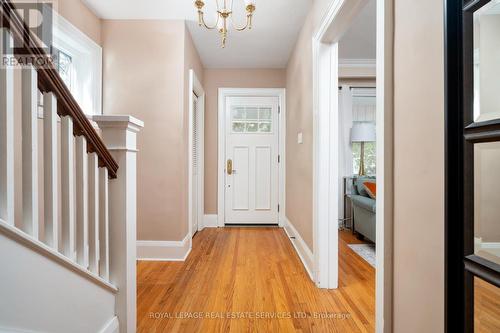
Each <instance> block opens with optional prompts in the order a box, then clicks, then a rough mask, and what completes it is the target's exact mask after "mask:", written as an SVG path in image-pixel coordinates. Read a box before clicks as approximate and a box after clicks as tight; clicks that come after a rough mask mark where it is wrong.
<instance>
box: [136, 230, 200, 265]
mask: <svg viewBox="0 0 500 333" xmlns="http://www.w3.org/2000/svg"><path fill="white" fill-rule="evenodd" d="M190 252H191V236H190V234H189V233H188V234H187V235H186V237H184V239H183V240H181V241H152V240H138V241H137V260H143V261H185V260H186V259H187V257H188V256H189V253H190Z"/></svg>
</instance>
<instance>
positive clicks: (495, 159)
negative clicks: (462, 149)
mask: <svg viewBox="0 0 500 333" xmlns="http://www.w3.org/2000/svg"><path fill="white" fill-rule="evenodd" d="M474 253H475V254H476V255H478V256H481V257H483V258H485V259H488V260H490V261H492V262H496V263H498V264H500V142H489V143H479V144H476V145H474Z"/></svg>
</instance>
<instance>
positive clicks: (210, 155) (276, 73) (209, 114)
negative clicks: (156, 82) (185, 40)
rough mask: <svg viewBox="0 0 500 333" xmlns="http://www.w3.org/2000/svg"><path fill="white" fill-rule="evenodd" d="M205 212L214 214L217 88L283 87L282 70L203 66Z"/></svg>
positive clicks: (215, 196) (284, 81) (284, 82)
mask: <svg viewBox="0 0 500 333" xmlns="http://www.w3.org/2000/svg"><path fill="white" fill-rule="evenodd" d="M203 76H204V78H203V88H204V89H205V93H206V104H205V105H206V106H205V214H217V146H218V145H217V121H218V120H217V119H218V116H217V114H218V106H217V105H218V103H217V99H218V89H219V88H284V87H285V85H286V80H285V77H286V74H285V70H284V69H205V71H204V74H203Z"/></svg>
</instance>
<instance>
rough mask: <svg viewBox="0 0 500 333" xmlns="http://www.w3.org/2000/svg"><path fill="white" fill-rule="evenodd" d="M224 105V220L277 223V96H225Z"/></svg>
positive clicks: (230, 221) (233, 222) (228, 221)
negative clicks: (230, 166)
mask: <svg viewBox="0 0 500 333" xmlns="http://www.w3.org/2000/svg"><path fill="white" fill-rule="evenodd" d="M225 104H226V106H225V109H226V112H225V117H226V122H225V128H226V140H225V141H226V149H225V151H226V175H225V200H226V202H225V208H226V210H225V217H226V218H225V223H228V224H231V223H232V224H240V223H241V224H246V223H248V224H278V184H279V183H278V174H279V173H278V163H279V161H278V158H279V149H278V147H279V140H278V138H279V136H278V135H279V126H278V107H279V99H278V97H272V96H271V97H266V96H264V97H260V96H243V97H228V98H227V99H226V101H225ZM228 161H231V162H232V170H231V172H229V171H230V170H228V165H227V163H228Z"/></svg>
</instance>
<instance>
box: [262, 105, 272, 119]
mask: <svg viewBox="0 0 500 333" xmlns="http://www.w3.org/2000/svg"><path fill="white" fill-rule="evenodd" d="M265 119H271V108H260V110H259V120H265Z"/></svg>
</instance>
